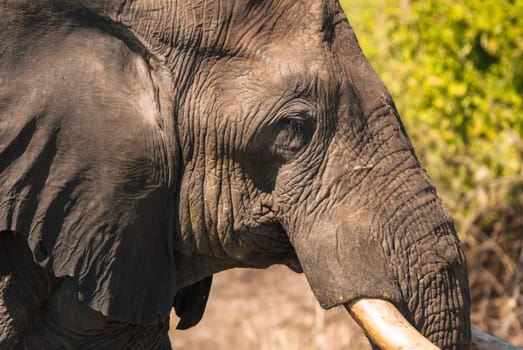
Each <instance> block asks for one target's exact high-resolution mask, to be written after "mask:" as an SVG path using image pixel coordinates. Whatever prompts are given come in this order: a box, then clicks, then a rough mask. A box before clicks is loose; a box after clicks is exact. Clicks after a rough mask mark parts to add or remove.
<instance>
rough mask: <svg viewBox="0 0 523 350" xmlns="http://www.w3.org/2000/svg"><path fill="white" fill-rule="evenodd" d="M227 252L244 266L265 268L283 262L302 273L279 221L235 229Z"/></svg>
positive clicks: (294, 252)
mask: <svg viewBox="0 0 523 350" xmlns="http://www.w3.org/2000/svg"><path fill="white" fill-rule="evenodd" d="M235 236H236V239H233V240H232V241H233V242H235V243H234V244H233V245H229V249H227V254H228V255H229V256H230V257H232V258H233V259H235V260H237V261H240V262H241V263H242V265H245V267H254V268H266V267H268V266H270V265H274V264H283V265H285V266H287V267H289V268H290V269H291V270H292V271H294V272H297V273H302V272H303V268H302V266H301V263H300V261H299V260H298V256H297V254H296V251H295V250H294V247H293V246H292V244H291V242H290V240H289V238H288V236H287V233H286V232H285V230H284V229H283V227H282V226H281V225H280V224H279V223H264V224H260V225H258V226H255V227H248V228H242V229H239V230H236V232H235Z"/></svg>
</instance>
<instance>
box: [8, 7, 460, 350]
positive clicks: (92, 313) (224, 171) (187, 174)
mask: <svg viewBox="0 0 523 350" xmlns="http://www.w3.org/2000/svg"><path fill="white" fill-rule="evenodd" d="M0 14H1V20H0V52H1V54H0V171H1V172H0V174H1V175H0V231H1V232H0V349H113V350H114V349H169V348H170V344H169V340H168V337H167V330H168V317H169V311H170V309H171V307H172V306H173V304H174V305H175V306H176V310H177V312H178V313H179V314H180V315H181V316H182V324H181V325H180V327H181V328H186V327H189V326H191V325H193V324H195V323H196V322H197V321H198V320H199V318H200V316H201V313H202V312H203V308H204V306H205V301H206V297H207V294H208V288H209V287H210V279H209V278H207V277H209V276H212V274H213V273H216V272H218V271H220V270H224V269H226V268H231V267H237V266H247V267H266V266H268V265H271V264H277V263H282V264H286V265H288V266H289V267H290V268H292V269H293V270H295V271H301V270H303V272H304V273H305V276H306V277H307V279H308V281H309V283H310V286H311V288H312V290H313V292H314V294H315V295H316V297H317V298H318V300H319V302H320V303H321V305H322V306H323V307H325V308H330V307H333V306H335V305H340V304H344V303H348V302H350V301H352V300H355V299H357V298H359V297H375V298H381V299H385V300H389V301H391V302H393V303H394V304H395V305H396V306H397V307H398V308H399V309H400V310H401V311H402V312H403V313H404V315H405V316H406V318H407V319H408V320H409V321H410V322H411V323H412V324H414V325H415V326H416V327H417V328H418V329H419V330H420V331H421V332H422V333H423V334H424V335H425V336H427V337H428V338H429V339H430V340H431V341H433V342H434V343H435V344H437V345H439V346H440V347H442V348H444V349H465V348H468V342H469V338H470V334H469V333H470V330H469V329H470V324H469V296H468V287H467V276H466V266H465V258H464V255H463V252H462V250H461V248H460V247H459V242H458V240H457V238H456V233H455V230H454V227H453V223H452V219H451V217H450V216H449V214H448V213H447V211H446V210H445V208H444V207H443V205H442V203H441V201H440V199H439V198H438V197H437V195H436V191H435V189H434V186H433V184H432V183H431V181H430V180H429V178H428V176H427V174H426V173H425V171H424V170H423V168H422V167H421V166H420V164H419V162H418V160H417V158H416V156H415V154H414V151H413V149H412V146H411V144H410V142H409V139H408V137H407V135H406V133H405V130H404V129H403V126H402V124H401V122H400V120H399V117H398V113H397V111H396V109H395V106H394V103H393V101H392V100H391V98H390V96H389V94H388V92H387V90H386V88H385V87H384V86H383V84H382V83H381V81H380V80H379V78H378V77H377V76H376V74H375V72H374V71H373V70H372V68H371V67H370V66H369V64H368V63H367V60H366V59H365V57H364V55H363V53H362V52H361V50H360V48H359V45H358V42H357V40H356V37H355V35H354V32H353V30H352V28H351V27H350V25H349V23H348V22H347V20H346V18H345V15H344V14H343V12H342V10H341V8H340V6H339V4H338V3H337V2H335V1H329V0H303V1H294V0H236V1H234V0H228V1H219V0H191V1H169V0H163V1H162V0H155V1H153V0H142V1H133V0H127V1H124V0H112V1H108V0H107V1H104V0H74V1H73V0H69V1H66V0H63V1H58V0H56V1H44V0H41V1H34V0H8V1H2V2H1V3H0ZM227 317H233V315H227Z"/></svg>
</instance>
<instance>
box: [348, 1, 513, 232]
mask: <svg viewBox="0 0 523 350" xmlns="http://www.w3.org/2000/svg"><path fill="white" fill-rule="evenodd" d="M341 2H342V5H343V6H344V9H345V11H346V12H347V14H348V17H349V21H350V22H351V24H352V25H353V27H354V29H355V31H356V33H357V35H358V38H359V40H360V44H361V46H362V48H363V50H364V51H365V53H366V55H367V57H368V58H369V60H370V61H371V63H372V65H373V66H374V67H375V69H376V70H377V71H378V73H379V75H380V76H381V78H382V79H383V80H384V81H385V84H386V85H387V86H388V88H389V90H390V91H391V94H392V96H393V98H394V100H395V101H396V104H397V106H398V109H399V111H400V114H401V115H402V120H403V122H404V123H405V126H406V129H407V131H408V132H409V135H410V137H411V139H412V141H413V143H414V146H415V148H416V150H417V154H418V156H419V158H420V160H421V161H422V163H423V164H424V166H425V167H426V168H427V170H428V172H429V174H430V175H431V176H432V178H433V179H434V181H435V182H436V184H437V186H438V189H439V192H440V194H441V195H442V197H444V201H445V202H446V204H447V205H448V206H449V207H450V209H451V211H452V212H453V214H454V216H455V218H456V219H457V223H458V226H460V229H461V231H462V233H466V232H468V231H469V230H470V229H471V227H472V225H480V226H484V227H486V226H488V225H491V224H492V223H491V222H484V221H485V220H484V217H483V216H484V215H483V214H485V213H486V212H487V211H489V210H490V209H492V208H497V209H499V208H504V207H507V208H508V207H513V206H514V205H516V202H518V201H522V199H521V197H522V196H521V194H518V192H519V193H521V192H522V190H523V165H522V158H523V140H522V139H523V98H522V96H523V1H521V0H484V1H474V0H459V1H458V0H447V1H442V0H427V1H409V0H397V1H392V0H376V1H373V2H372V3H370V4H369V2H367V1H363V0H354V1H349V0H346V1H341ZM518 196H519V199H518ZM482 215H483V216H482ZM516 215H517V213H516Z"/></svg>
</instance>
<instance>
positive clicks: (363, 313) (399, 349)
mask: <svg viewBox="0 0 523 350" xmlns="http://www.w3.org/2000/svg"><path fill="white" fill-rule="evenodd" d="M345 307H346V308H347V310H348V311H349V313H350V314H351V316H352V317H353V318H354V320H356V322H357V323H358V324H359V326H360V327H361V328H362V329H363V330H364V331H365V333H366V334H367V336H368V337H369V338H370V339H372V341H374V343H376V345H378V346H379V347H380V348H381V349H384V350H392V349H394V350H414V349H418V350H419V349H427V350H438V349H439V348H438V347H437V346H436V345H434V344H432V343H431V342H430V341H429V340H428V339H427V338H425V337H424V336H423V335H422V334H421V333H420V332H418V330H417V329H416V328H414V326H412V325H411V324H410V323H409V322H408V321H407V320H406V319H405V317H403V315H402V314H401V313H400V312H399V311H398V309H396V307H395V306H394V305H392V304H391V303H390V302H388V301H385V300H380V299H359V300H356V301H355V302H352V303H350V304H346V305H345Z"/></svg>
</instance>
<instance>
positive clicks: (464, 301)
mask: <svg viewBox="0 0 523 350" xmlns="http://www.w3.org/2000/svg"><path fill="white" fill-rule="evenodd" d="M388 149H389V150H390V149H391V147H389V148H388ZM393 150H394V149H393ZM393 159H394V160H396V161H395V162H393V161H392V160H393ZM398 159H403V161H401V162H399V161H397V160H398ZM371 163H372V164H373V166H372V167H370V166H369V167H368V169H365V170H363V171H366V175H365V176H362V177H358V176H357V175H355V174H354V173H353V174H350V172H347V175H346V176H348V178H347V180H346V183H357V185H358V186H357V187H354V188H352V189H351V190H350V191H349V192H348V193H347V194H346V195H345V196H343V197H342V199H341V201H340V202H338V204H335V205H333V207H332V208H331V210H330V211H329V213H328V214H325V213H322V215H308V216H306V217H309V218H313V219H312V220H313V221H309V222H307V223H305V225H304V226H303V227H306V228H307V229H304V230H303V233H302V234H299V235H294V236H293V237H291V238H292V243H293V245H294V247H295V249H296V252H297V254H298V257H299V259H300V262H301V264H302V267H303V270H304V272H305V275H306V276H307V279H308V281H309V283H310V285H311V288H312V290H313V292H314V293H315V295H316V297H317V298H318V300H319V301H320V304H322V306H323V307H325V308H329V307H332V306H335V305H340V304H346V305H347V304H350V303H352V302H354V301H356V300H359V299H362V298H370V299H380V300H385V301H389V302H390V303H392V304H393V305H394V306H395V307H396V308H397V309H398V310H399V311H400V312H401V314H402V315H403V316H404V318H405V319H406V320H408V322H409V323H410V324H411V325H413V326H414V327H415V328H416V329H417V330H418V331H419V332H421V333H422V334H423V336H424V337H426V338H427V339H428V340H429V341H430V342H432V343H433V344H435V345H436V346H438V347H440V348H444V349H466V348H468V346H469V344H470V336H471V335H470V316H469V315H470V310H469V307H470V301H469V292H468V281H467V274H466V262H465V257H464V254H463V251H462V250H461V248H460V246H459V241H458V239H457V236H456V232H455V229H454V225H453V221H452V218H451V217H450V215H449V214H448V213H447V211H446V209H445V208H444V206H443V204H442V203H441V200H440V199H439V198H438V196H437V195H436V192H435V189H434V187H433V185H432V183H431V181H430V180H429V179H428V177H427V175H426V173H425V171H424V170H423V169H422V168H421V166H420V165H419V163H418V162H417V160H416V159H415V157H414V156H413V154H412V153H411V151H410V150H409V149H408V148H401V149H400V148H397V149H396V150H395V151H394V152H392V155H389V156H386V157H383V160H382V161H379V160H377V161H374V160H372V161H371V160H369V161H368V162H367V164H371ZM392 167H393V168H392ZM356 171H357V172H360V171H362V170H361V169H359V168H358V169H357V170H356ZM324 175H325V176H326V177H327V176H328V178H333V177H336V178H339V176H340V173H339V172H338V171H337V170H336V168H335V167H334V166H333V167H332V168H330V169H329V165H328V164H327V165H326V169H325V172H324ZM326 182H327V181H326ZM358 192H359V193H358ZM362 193H365V194H362ZM318 217H321V219H320V220H318V219H317V218H318Z"/></svg>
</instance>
